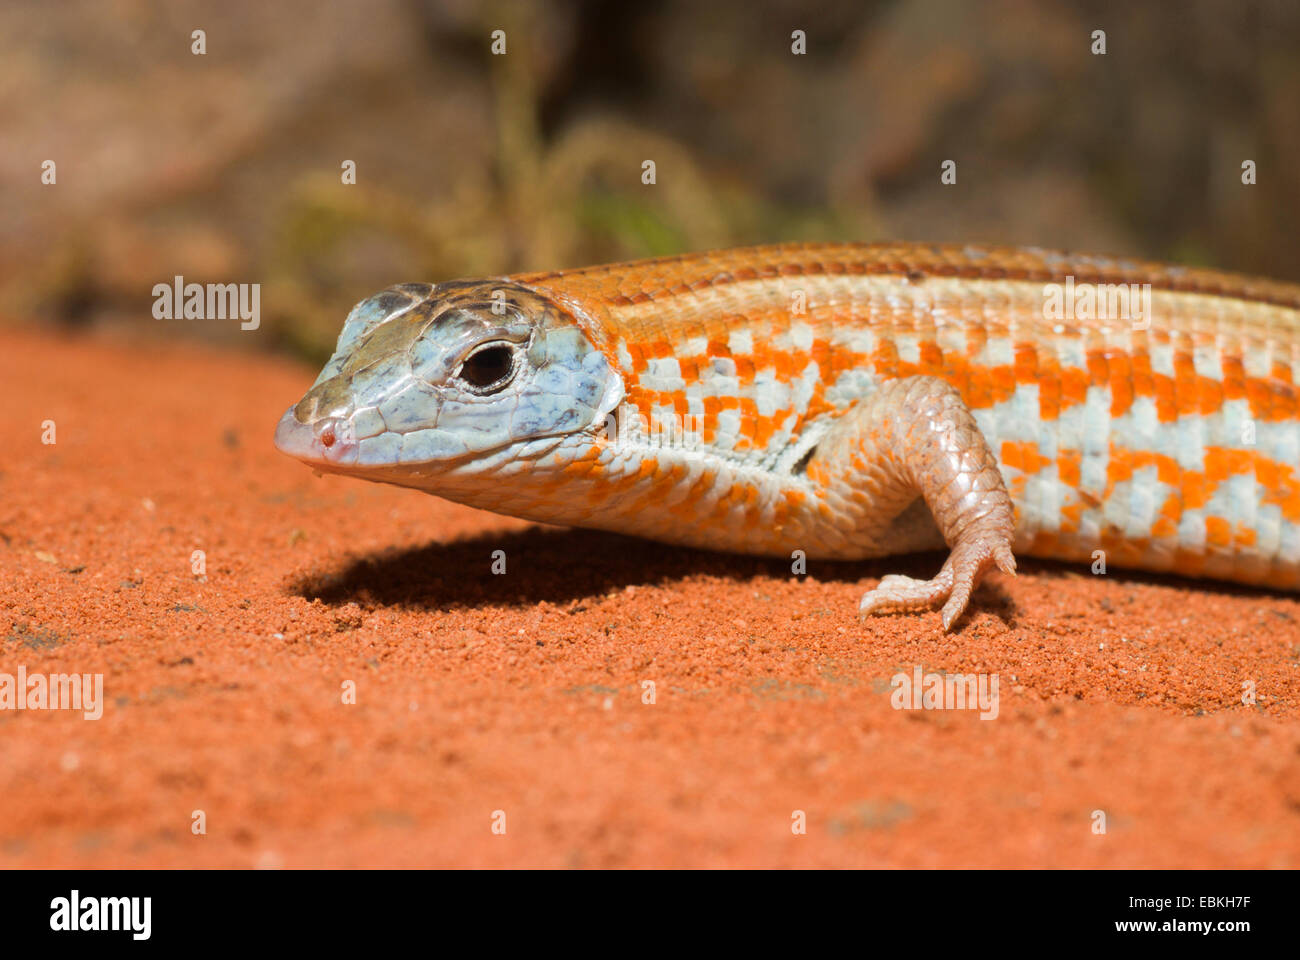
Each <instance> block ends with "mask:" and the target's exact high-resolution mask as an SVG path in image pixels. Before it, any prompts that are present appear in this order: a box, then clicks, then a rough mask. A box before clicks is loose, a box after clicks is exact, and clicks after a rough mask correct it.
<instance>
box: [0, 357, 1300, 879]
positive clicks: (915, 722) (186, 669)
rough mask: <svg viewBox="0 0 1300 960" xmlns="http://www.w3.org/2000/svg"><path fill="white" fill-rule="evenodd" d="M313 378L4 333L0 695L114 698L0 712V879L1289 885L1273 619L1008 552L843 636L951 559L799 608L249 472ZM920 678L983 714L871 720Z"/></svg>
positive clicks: (1291, 639)
mask: <svg viewBox="0 0 1300 960" xmlns="http://www.w3.org/2000/svg"><path fill="white" fill-rule="evenodd" d="M314 373H315V372H314V371H312V370H308V369H306V368H305V367H301V366H297V365H294V364H292V363H289V362H285V361H278V360H271V359H266V358H263V357H258V356H253V355H246V354H240V353H220V352H213V351H210V350H204V349H200V348H198V347H188V346H167V347H150V348H147V349H141V348H139V347H130V348H128V347H126V346H123V345H120V344H114V343H110V342H95V341H87V340H57V339H52V338H48V337H44V336H36V335H30V334H26V333H14V332H6V333H4V334H2V335H0V384H2V385H3V386H2V387H0V391H2V398H3V404H2V405H0V450H3V451H4V453H3V459H0V471H2V472H0V674H3V673H8V674H11V675H15V676H16V674H17V671H18V668H19V667H20V666H21V667H23V668H25V670H26V671H27V674H28V675H29V676H30V675H32V674H38V673H39V674H50V673H70V672H77V673H91V674H94V673H102V674H103V678H104V680H103V682H104V701H105V703H104V706H103V716H102V717H101V718H100V719H97V720H88V719H84V718H83V716H82V713H80V712H77V711H73V710H62V711H52V710H23V711H17V710H4V711H0V864H3V865H17V866H40V865H59V866H83V865H93V866H111V865H130V866H134V865H141V866H149V865H159V866H181V865H189V864H194V865H227V866H240V867H243V866H278V865H283V866H325V865H411V866H415V865H473V866H506V865H523V866H568V867H596V866H640V865H708V866H743V865H791V866H795V865H809V866H812V865H819V866H821V865H825V866H958V865H991V866H1031V865H1032V866H1040V865H1041V866H1070V865H1080V866H1239V865H1252V866H1296V865H1297V864H1298V863H1300V729H1298V728H1297V724H1296V718H1297V712H1298V706H1300V676H1298V673H1300V665H1298V664H1297V661H1298V660H1300V603H1297V601H1296V600H1295V599H1292V598H1289V597H1285V596H1278V595H1269V594H1266V593H1262V592H1255V591H1250V590H1244V589H1236V588H1229V587H1222V586H1214V585H1206V584H1183V583H1180V582H1177V581H1174V580H1166V579H1161V578H1153V577H1144V576H1131V575H1124V574H1121V573H1119V572H1117V571H1111V573H1110V575H1108V576H1100V577H1097V576H1092V575H1091V574H1090V573H1089V572H1088V571H1087V570H1074V569H1069V568H1066V567H1065V566H1063V565H1054V564H1044V563H1037V562H1034V561H1028V560H1024V561H1022V574H1021V575H1020V576H1019V577H1017V578H1015V579H1014V580H1002V581H1000V582H998V583H996V584H990V585H988V586H986V587H984V588H982V589H981V590H980V592H979V593H978V595H977V602H976V605H975V606H976V609H975V613H974V615H973V616H972V617H969V618H968V619H967V620H966V621H965V623H964V625H963V627H962V628H961V629H960V631H959V632H958V633H957V634H956V635H954V636H948V637H945V636H943V635H942V634H941V633H940V630H939V621H938V615H937V614H929V615H926V616H919V617H917V616H904V617H894V618H888V619H881V620H875V621H871V622H868V623H865V624H860V623H859V622H858V621H857V619H856V616H855V611H856V602H857V599H858V597H859V596H860V594H861V592H862V591H863V589H864V588H865V587H868V586H870V585H871V584H873V583H874V582H875V579H876V578H878V577H879V576H881V575H882V574H884V573H888V572H892V571H900V572H907V573H911V574H912V575H916V576H920V575H929V574H930V573H932V572H933V570H934V569H936V568H937V565H938V562H939V558H938V557H935V556H928V557H915V558H906V559H903V560H895V561H890V562H887V563H880V564H861V565H828V564H821V565H818V564H813V565H812V567H811V569H810V574H811V575H810V576H808V577H806V578H796V577H793V576H791V575H790V573H789V570H788V568H787V567H785V566H784V565H782V564H780V563H776V562H771V561H765V560H756V559H750V558H738V557H729V556H722V555H710V554H706V553H700V552H693V551H688V550H683V549H678V548H672V547H665V546H659V545H655V544H649V543H645V542H642V541H637V540H631V539H625V538H620V537H615V536H611V535H606V534H598V533H591V532H586V531H576V530H574V531H566V530H555V529H541V528H535V527H529V526H528V525H526V524H523V523H520V522H518V521H513V520H508V519H504V518H501V517H496V516H493V515H490V514H485V513H480V512H477V511H473V510H470V509H467V508H464V507H460V506H456V505H453V504H450V503H446V502H444V501H441V500H437V499H434V498H432V497H428V496H426V495H424V494H420V493H416V492H413V491H406V490H400V489H396V488H385V487H380V486H378V485H368V484H365V483H362V482H360V481H354V480H347V479H343V478H336V477H335V478H327V479H321V478H317V477H314V476H312V474H311V473H310V472H309V471H308V470H307V469H306V468H304V467H302V466H301V465H299V464H297V463H294V462H292V461H290V460H288V459H287V458H285V457H283V456H281V455H280V454H278V453H277V452H276V451H275V450H274V449H273V448H272V446H271V442H270V437H271V433H272V430H273V428H274V424H275V422H276V419H277V417H278V416H279V414H280V413H281V411H282V410H283V409H284V407H285V406H287V405H288V404H289V403H290V402H293V401H295V400H296V399H297V398H298V396H299V395H300V394H301V393H302V391H303V390H304V389H305V388H306V386H307V385H308V383H309V382H310V380H311V379H312V377H313V376H314ZM47 420H52V421H54V423H55V430H56V433H55V439H56V442H55V443H54V444H43V443H42V442H41V439H42V431H43V427H42V423H43V422H44V421H47ZM196 550H198V551H203V554H204V558H205V562H206V576H198V575H196V574H195V573H194V572H193V569H194V567H193V554H194V551H196ZM495 550H503V551H505V556H506V565H507V566H506V573H505V574H504V575H494V574H493V573H492V572H491V565H492V554H493V551H495ZM917 666H921V667H922V668H923V669H924V671H926V672H932V671H933V672H963V673H966V672H984V673H996V674H997V675H998V678H999V691H1000V701H999V713H998V716H997V718H996V719H992V720H981V719H980V717H979V715H978V713H976V712H973V711H929V710H895V709H893V707H892V706H891V703H890V694H891V688H890V678H891V677H893V676H894V675H895V674H897V673H899V672H904V673H907V674H909V675H910V674H911V673H912V671H913V669H914V668H915V667H917ZM1246 681H1253V683H1254V689H1255V691H1256V695H1257V702H1256V703H1255V704H1254V705H1250V706H1247V705H1243V704H1242V702H1241V697H1242V684H1243V682H1246ZM647 682H649V683H652V684H653V692H654V698H653V699H654V702H653V703H645V702H643V701H644V699H646V691H647V690H648V689H649V688H647V687H646V684H647ZM353 686H354V688H355V703H347V702H345V699H349V698H348V697H346V696H345V689H353ZM199 811H201V812H202V813H201V814H199V813H198V812H199ZM498 811H500V812H503V814H504V823H505V832H504V834H501V833H499V832H494V830H493V825H494V823H495V824H498V825H499V824H500V823H501V822H502V814H501V813H498ZM796 811H803V816H804V817H805V818H806V832H803V833H795V832H793V831H792V823H794V822H795V821H796V819H797V817H798V815H797V814H796ZM1095 811H1103V812H1104V818H1105V832H1104V833H1098V832H1095V830H1094V825H1095V824H1097V823H1099V822H1100V819H1101V818H1100V817H1099V816H1098V815H1097V814H1096V813H1095ZM196 818H198V819H196ZM200 822H201V824H202V826H203V829H204V831H205V832H200V833H196V832H195V827H194V824H196V823H200Z"/></svg>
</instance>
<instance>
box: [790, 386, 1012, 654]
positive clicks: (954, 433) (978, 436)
mask: <svg viewBox="0 0 1300 960" xmlns="http://www.w3.org/2000/svg"><path fill="white" fill-rule="evenodd" d="M805 474H806V475H807V477H808V479H810V480H812V481H813V482H814V483H816V484H818V485H819V486H821V487H822V488H823V489H824V490H828V491H835V492H836V495H837V498H839V499H841V500H842V501H843V502H847V503H850V504H851V505H852V510H853V512H854V514H856V515H857V521H858V523H859V529H861V530H862V531H863V532H865V533H867V534H869V535H871V536H873V538H875V537H878V538H879V539H878V540H877V541H876V543H874V544H872V546H873V548H875V547H877V546H878V548H879V553H881V554H886V553H890V552H896V551H892V550H891V549H890V546H891V545H890V543H889V542H888V536H889V531H890V528H891V525H892V524H893V521H894V520H895V519H896V518H898V516H899V514H901V513H902V512H903V511H904V510H905V509H906V508H907V507H908V506H909V505H910V504H911V503H913V502H915V500H916V499H917V497H921V498H922V499H923V500H924V501H925V504H926V506H927V507H929V509H930V513H931V514H932V515H933V516H934V520H935V522H936V523H937V524H938V527H939V531H940V533H942V534H943V538H944V540H945V541H946V542H947V544H948V546H949V547H950V548H951V552H950V553H949V555H948V561H947V562H946V563H945V564H944V565H943V569H941V570H940V571H939V574H938V576H936V577H935V578H934V579H933V580H915V579H913V578H911V577H905V576H900V575H897V574H894V575H890V576H887V577H885V578H884V579H883V580H881V581H880V585H879V586H878V587H876V589H874V590H871V591H870V592H868V593H867V594H866V595H865V596H864V597H863V598H862V603H861V606H860V607H859V613H860V614H861V615H862V616H867V615H869V614H875V613H885V612H891V611H901V610H925V609H930V608H932V607H935V606H938V605H940V604H942V605H943V627H944V630H945V631H946V630H950V629H952V625H953V623H954V622H955V621H956V620H957V618H958V617H959V616H961V614H962V611H963V610H965V609H966V604H967V603H968V602H969V600H970V594H971V590H972V589H974V587H975V585H976V584H977V583H979V581H980V579H981V578H982V577H983V576H984V574H985V573H986V572H987V571H988V569H989V567H990V566H997V568H998V569H1000V570H1003V571H1005V572H1007V573H1014V572H1015V569H1016V561H1015V557H1013V556H1012V554H1011V537H1012V533H1013V529H1014V524H1015V520H1014V513H1013V510H1012V506H1011V498H1010V496H1009V495H1008V494H1007V490H1006V486H1005V485H1004V484H1003V482H1002V474H1001V473H1000V472H999V471H998V465H997V461H996V459H995V458H994V456H993V452H992V451H991V450H990V449H989V445H988V442H987V441H986V440H985V439H984V435H983V434H982V433H980V429H979V427H978V425H976V423H975V418H974V417H973V416H972V415H971V412H970V410H969V409H967V407H966V404H965V403H964V402H963V400H962V398H961V394H959V393H958V392H957V390H956V389H955V388H954V387H953V386H952V385H951V384H949V383H947V382H946V381H944V380H940V379H939V378H937V377H921V376H918V377H904V378H902V379H898V380H888V381H885V382H884V383H882V384H881V385H880V387H879V388H878V389H877V390H876V392H875V393H873V394H872V395H871V396H870V397H867V398H865V399H863V400H861V401H859V402H858V403H857V404H856V405H854V406H853V407H851V408H850V409H849V410H848V411H847V412H845V413H844V414H843V415H842V416H841V418H840V419H839V421H838V422H837V423H836V424H835V426H834V427H832V428H831V430H830V431H829V432H828V433H827V435H826V437H825V438H823V440H822V442H821V443H820V444H819V445H818V446H817V449H816V452H815V453H814V454H813V456H812V457H811V458H810V459H809V461H808V464H807V467H806V468H805Z"/></svg>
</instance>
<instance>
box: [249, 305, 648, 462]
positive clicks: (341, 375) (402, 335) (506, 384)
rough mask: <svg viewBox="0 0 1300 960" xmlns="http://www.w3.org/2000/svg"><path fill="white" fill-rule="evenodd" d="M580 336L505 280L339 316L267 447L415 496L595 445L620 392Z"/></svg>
mask: <svg viewBox="0 0 1300 960" xmlns="http://www.w3.org/2000/svg"><path fill="white" fill-rule="evenodd" d="M586 326H587V324H585V323H580V322H579V320H578V319H577V317H576V316H575V311H571V310H569V309H567V308H566V307H564V306H563V305H562V304H560V303H559V302H557V301H556V300H554V299H552V298H551V297H549V296H545V295H543V294H541V293H539V292H537V291H534V290H532V289H530V288H528V287H525V286H522V285H520V284H516V283H511V282H509V281H505V280H498V281H493V280H475V281H465V280H461V281H453V282H450V283H441V284H436V285H430V284H422V283H407V284H402V285H400V286H396V287H390V288H389V289H387V290H385V291H384V292H382V293H380V294H377V295H375V296H373V297H371V298H370V299H369V300H364V301H362V302H361V303H359V304H357V306H356V307H354V308H353V310H352V312H351V313H350V314H349V315H348V318H347V321H346V322H345V323H344V325H343V332H342V333H341V334H340V335H339V341H338V345H337V347H336V348H335V350H334V355H333V356H332V357H331V358H330V360H329V362H328V363H327V364H325V369H324V370H322V371H321V374H320V376H319V377H318V378H317V379H316V383H315V384H314V385H313V386H312V388H311V389H310V390H309V391H307V395H306V396H304V397H303V398H302V399H301V400H300V401H298V403H297V404H295V405H294V406H292V407H290V408H289V410H288V411H287V412H286V413H285V415H284V416H283V417H282V418H281V419H280V424H279V426H278V427H277V428H276V431H275V445H276V446H277V447H278V448H279V449H280V450H281V451H282V452H284V453H287V454H289V455H290V456H292V457H296V458H298V459H299V460H302V461H303V462H304V463H307V464H309V465H311V466H313V467H315V468H316V469H318V470H325V471H330V472H334V473H355V474H358V475H362V476H371V477H373V478H374V479H381V480H387V481H391V482H397V483H402V482H407V481H409V482H411V483H412V484H413V485H416V484H418V483H419V481H420V480H421V479H422V478H427V477H434V476H437V475H440V474H444V473H447V472H449V471H453V470H456V469H458V468H461V467H465V466H467V465H471V464H476V463H477V464H479V465H484V462H485V461H500V462H503V463H504V462H508V461H509V460H510V459H515V458H527V457H530V456H533V455H536V453H537V452H539V451H542V450H544V449H545V448H547V447H548V446H553V445H554V444H555V443H556V442H558V441H559V440H560V439H562V438H564V437H567V436H569V435H572V434H576V433H582V432H584V431H593V432H595V431H601V430H603V421H604V418H605V415H606V414H607V413H609V412H610V411H611V410H612V409H613V408H614V407H615V406H617V405H618V403H619V401H620V400H621V399H622V397H623V381H622V379H621V377H619V375H618V373H617V372H616V371H614V370H613V369H612V368H611V367H610V365H609V363H608V362H607V360H606V358H605V356H604V354H602V353H601V352H600V350H598V349H597V348H596V346H595V345H594V344H593V342H592V340H591V339H590V337H589V336H588V335H587V333H586V332H585V328H586Z"/></svg>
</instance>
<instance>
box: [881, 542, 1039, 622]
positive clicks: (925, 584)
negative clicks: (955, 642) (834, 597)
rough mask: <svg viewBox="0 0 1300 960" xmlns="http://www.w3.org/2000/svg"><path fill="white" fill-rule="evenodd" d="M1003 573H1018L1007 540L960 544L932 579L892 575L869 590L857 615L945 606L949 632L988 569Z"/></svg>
mask: <svg viewBox="0 0 1300 960" xmlns="http://www.w3.org/2000/svg"><path fill="white" fill-rule="evenodd" d="M992 566H996V567H997V568H998V569H999V570H1001V571H1003V572H1004V573H1011V574H1014V573H1015V572H1016V558H1015V557H1014V556H1012V554H1011V545H1010V544H1009V543H1008V542H1007V541H1006V540H1005V539H997V540H989V539H983V538H979V539H973V540H966V541H964V542H961V543H958V544H957V545H956V546H955V547H953V549H952V552H951V553H950V554H948V560H947V562H946V563H944V565H943V569H942V570H940V571H939V574H938V576H936V577H934V579H932V580H917V579H914V578H913V577H905V576H903V575H901V574H897V573H894V574H890V575H889V576H887V577H884V578H883V579H882V580H881V581H880V584H879V585H878V586H877V587H876V588H875V589H874V590H869V591H868V592H867V593H866V594H865V595H864V596H863V597H862V602H861V603H860V604H859V605H858V616H859V617H860V618H865V617H869V616H872V615H873V614H877V613H895V612H903V611H911V610H929V609H932V608H933V607H936V606H938V605H939V604H941V603H942V604H943V629H944V632H945V633H947V632H948V631H949V630H951V629H952V625H953V624H954V623H955V622H956V621H957V618H958V617H960V616H961V615H962V613H963V612H964V611H965V609H966V605H967V604H968V603H969V602H970V595H971V591H972V590H974V589H975V586H976V585H977V584H978V583H979V582H980V580H982V579H983V578H984V574H985V573H987V572H988V569H989V567H992Z"/></svg>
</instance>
